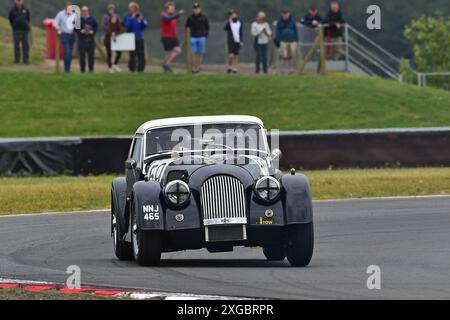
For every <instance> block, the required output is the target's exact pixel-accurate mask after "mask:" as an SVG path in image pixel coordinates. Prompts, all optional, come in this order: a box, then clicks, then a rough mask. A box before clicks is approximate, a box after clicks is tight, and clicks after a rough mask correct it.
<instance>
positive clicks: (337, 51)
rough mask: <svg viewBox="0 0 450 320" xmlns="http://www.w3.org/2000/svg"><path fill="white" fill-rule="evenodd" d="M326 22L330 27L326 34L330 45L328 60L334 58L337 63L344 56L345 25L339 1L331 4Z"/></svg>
mask: <svg viewBox="0 0 450 320" xmlns="http://www.w3.org/2000/svg"><path fill="white" fill-rule="evenodd" d="M325 22H326V23H327V24H328V25H329V26H328V27H327V29H326V33H325V34H326V36H327V38H328V43H329V49H328V58H329V59H331V57H333V59H334V60H336V61H337V60H339V59H340V58H341V55H342V31H343V24H344V23H345V21H344V18H343V15H342V11H341V9H340V6H339V3H338V2H337V1H333V2H332V3H331V5H330V11H329V12H328V14H327V17H326V20H325Z"/></svg>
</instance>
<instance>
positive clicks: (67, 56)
mask: <svg viewBox="0 0 450 320" xmlns="http://www.w3.org/2000/svg"><path fill="white" fill-rule="evenodd" d="M71 6H72V2H70V1H67V2H66V5H65V7H64V9H63V10H61V11H60V12H59V13H58V14H57V15H56V17H55V19H54V20H53V26H54V27H55V29H56V30H57V32H58V35H60V36H61V42H62V44H63V50H64V71H65V72H70V71H71V67H72V54H73V45H74V42H75V35H74V30H75V26H74V22H75V15H74V14H72V12H71V10H70V9H71Z"/></svg>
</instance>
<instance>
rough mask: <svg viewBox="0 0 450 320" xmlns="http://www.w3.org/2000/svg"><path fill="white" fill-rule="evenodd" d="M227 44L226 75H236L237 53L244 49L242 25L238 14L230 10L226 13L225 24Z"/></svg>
mask: <svg viewBox="0 0 450 320" xmlns="http://www.w3.org/2000/svg"><path fill="white" fill-rule="evenodd" d="M225 31H226V32H227V42H228V70H227V73H238V69H237V65H238V62H239V61H238V59H239V51H240V49H241V48H242V47H244V32H243V24H242V22H241V21H239V16H238V12H237V11H235V10H230V11H229V12H228V21H227V22H226V24H225Z"/></svg>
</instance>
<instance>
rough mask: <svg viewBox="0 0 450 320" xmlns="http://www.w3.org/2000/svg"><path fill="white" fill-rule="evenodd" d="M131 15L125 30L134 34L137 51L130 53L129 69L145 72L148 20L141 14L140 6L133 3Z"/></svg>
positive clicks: (131, 4)
mask: <svg viewBox="0 0 450 320" xmlns="http://www.w3.org/2000/svg"><path fill="white" fill-rule="evenodd" d="M128 9H129V14H128V16H127V18H126V21H125V28H126V30H127V32H132V33H134V35H135V38H136V50H135V51H133V52H130V61H129V62H128V68H129V69H130V71H131V72H136V70H137V71H138V72H144V70H145V64H146V60H145V41H144V30H145V29H146V28H147V26H148V22H147V20H145V18H144V16H143V15H142V14H141V12H140V9H139V5H138V4H137V3H136V2H131V3H130V4H129V5H128Z"/></svg>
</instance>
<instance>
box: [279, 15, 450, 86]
mask: <svg viewBox="0 0 450 320" xmlns="http://www.w3.org/2000/svg"><path fill="white" fill-rule="evenodd" d="M275 24H276V22H274V25H275ZM297 26H298V28H299V30H300V31H301V32H300V33H301V34H302V33H303V35H304V34H305V30H309V31H306V32H310V33H311V32H314V33H315V36H314V37H311V35H308V36H306V39H308V40H305V39H304V37H300V43H299V44H300V46H301V47H302V48H307V49H308V48H312V50H310V51H309V52H308V55H307V58H308V59H309V61H305V59H303V61H301V62H300V63H301V66H300V67H299V70H300V71H303V70H304V67H305V65H306V63H307V62H311V61H312V60H311V58H312V57H313V56H314V57H316V58H317V57H320V55H321V50H323V48H322V49H321V47H320V46H319V45H318V43H320V42H319V41H318V40H319V33H320V32H321V31H322V30H324V28H326V27H328V26H329V25H327V24H323V25H320V26H318V27H317V28H315V29H311V28H309V27H307V26H305V25H303V24H301V23H297ZM343 27H344V32H343V33H344V36H343V40H342V42H335V43H329V42H328V41H326V39H325V41H324V42H325V47H326V49H325V50H328V49H329V48H330V47H332V46H341V47H343V51H344V52H343V59H344V61H345V71H347V72H350V70H351V67H352V66H353V67H356V68H357V69H359V70H360V71H361V72H363V73H365V74H367V75H368V76H381V77H387V78H392V79H395V80H397V81H399V82H400V83H403V82H404V75H403V73H402V72H401V67H402V60H401V59H399V58H398V57H396V56H394V55H393V54H392V53H390V52H389V51H387V50H386V49H384V48H383V47H382V46H380V45H379V44H377V43H376V42H375V41H373V40H371V39H370V38H369V37H367V36H366V35H364V34H363V33H362V32H361V31H359V30H357V29H356V28H354V27H352V26H351V25H349V24H343ZM314 38H315V39H316V40H315V41H309V39H314ZM325 38H326V37H325ZM322 41H323V40H322ZM312 51H314V52H312ZM316 60H317V59H316ZM318 63H319V66H318V68H317V70H320V71H322V72H324V70H323V69H322V68H321V66H320V65H321V64H322V65H326V63H327V62H326V61H322V62H321V61H320V59H319V61H318ZM403 67H405V66H403ZM406 68H408V71H409V72H411V73H412V74H414V75H415V77H417V84H418V86H419V87H425V86H426V85H427V78H430V77H448V76H450V72H418V71H417V70H415V69H413V68H412V67H406Z"/></svg>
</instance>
